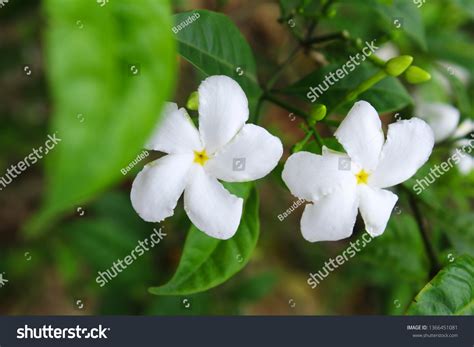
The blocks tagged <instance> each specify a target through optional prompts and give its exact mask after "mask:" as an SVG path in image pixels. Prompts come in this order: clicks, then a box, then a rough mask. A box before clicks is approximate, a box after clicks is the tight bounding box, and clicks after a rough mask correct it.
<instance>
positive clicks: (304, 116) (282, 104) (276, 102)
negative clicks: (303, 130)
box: [263, 94, 324, 148]
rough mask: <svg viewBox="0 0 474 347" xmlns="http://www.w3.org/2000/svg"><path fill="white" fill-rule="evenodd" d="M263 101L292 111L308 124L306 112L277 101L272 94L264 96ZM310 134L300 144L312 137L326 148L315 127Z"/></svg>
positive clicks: (310, 130)
mask: <svg viewBox="0 0 474 347" xmlns="http://www.w3.org/2000/svg"><path fill="white" fill-rule="evenodd" d="M263 99H266V100H268V101H270V102H272V103H274V104H275V105H278V106H280V107H282V108H284V109H286V110H288V111H290V112H291V113H293V114H295V115H297V116H298V117H300V118H303V119H304V120H305V122H306V124H308V119H309V114H307V113H305V112H303V111H301V110H299V109H297V108H294V107H293V106H291V105H289V104H287V103H286V102H285V101H282V100H280V99H277V98H276V97H274V96H273V95H270V94H265V95H264V96H263ZM308 125H309V124H308ZM308 134H309V136H308ZM308 134H307V135H306V137H305V139H304V140H303V141H300V142H304V143H306V142H307V141H308V140H309V138H310V137H311V136H314V139H315V140H316V142H317V143H318V145H319V146H320V147H321V148H322V147H323V146H324V140H323V138H322V137H321V135H319V133H318V131H317V130H316V128H315V127H311V128H310V129H309V131H308Z"/></svg>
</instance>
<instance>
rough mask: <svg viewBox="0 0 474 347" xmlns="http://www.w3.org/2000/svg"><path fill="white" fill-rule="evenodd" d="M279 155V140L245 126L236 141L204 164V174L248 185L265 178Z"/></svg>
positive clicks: (280, 152) (235, 138) (261, 130)
mask: <svg viewBox="0 0 474 347" xmlns="http://www.w3.org/2000/svg"><path fill="white" fill-rule="evenodd" d="M282 154H283V145H282V144H281V141H280V139H278V137H275V136H273V135H271V134H270V133H269V132H268V131H267V130H265V129H264V128H262V127H259V126H257V125H253V124H246V125H244V127H243V128H242V130H240V131H239V133H238V134H237V136H236V137H234V139H233V140H232V141H231V142H230V143H228V144H227V145H226V146H225V147H224V148H223V149H222V150H221V151H219V152H217V154H216V155H215V157H214V158H212V159H210V160H209V162H208V163H207V164H206V166H205V168H206V171H207V172H209V173H210V174H211V175H212V176H214V177H217V178H218V179H220V180H223V181H226V182H245V181H252V180H256V179H259V178H262V177H263V176H265V175H267V174H268V173H269V172H270V171H272V170H273V169H274V168H275V166H276V165H277V164H278V160H280V158H281V155H282Z"/></svg>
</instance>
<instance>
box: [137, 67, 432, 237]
mask: <svg viewBox="0 0 474 347" xmlns="http://www.w3.org/2000/svg"><path fill="white" fill-rule="evenodd" d="M197 95H198V108H199V129H197V128H196V127H195V125H194V123H193V122H192V120H191V119H190V117H189V116H188V114H187V113H186V110H185V109H183V108H181V109H178V107H177V105H176V104H167V105H166V107H165V111H164V114H163V117H162V118H163V119H162V121H161V123H160V124H159V126H158V127H157V129H156V130H155V132H154V133H153V136H152V137H151V139H150V141H149V142H148V144H147V146H146V148H147V149H149V150H156V151H161V152H165V153H167V155H166V156H164V157H162V158H160V159H158V160H156V161H154V162H152V163H150V164H148V165H146V166H145V168H144V169H143V170H142V171H141V172H140V173H139V174H138V176H137V177H136V179H135V181H134V182H133V186H132V191H131V200H132V205H133V207H134V208H135V210H136V211H137V212H138V213H139V215H140V216H141V217H142V218H143V219H144V220H146V221H150V222H159V221H162V220H163V219H164V218H166V217H169V216H171V215H173V211H174V209H175V207H176V204H177V201H178V199H179V197H180V196H181V195H182V194H183V191H184V209H185V211H186V213H187V215H188V217H189V219H190V220H191V221H192V223H193V224H194V225H195V226H196V227H197V228H199V229H200V230H202V231H203V232H205V233H206V234H208V235H209V236H212V237H215V238H218V239H228V238H230V237H232V236H233V235H234V234H235V232H236V231H237V228H238V226H239V224H240V219H241V216H242V206H243V199H241V198H239V197H236V196H234V195H232V194H231V193H229V192H228V191H227V190H226V189H225V188H224V187H223V185H222V184H221V183H220V182H219V181H226V182H245V181H252V180H256V179H258V178H261V177H263V176H265V175H267V174H268V173H269V172H270V171H271V170H273V168H274V167H275V166H276V165H277V163H278V161H279V159H280V158H281V156H282V153H283V146H282V144H281V141H280V140H279V139H278V138H276V137H275V136H273V135H271V134H270V133H268V132H267V131H266V130H265V129H263V128H261V127H259V126H257V125H253V124H245V123H246V121H247V119H248V116H249V110H248V101H247V98H246V96H245V93H244V92H243V90H242V89H241V88H240V86H239V85H238V84H237V83H236V82H235V81H234V80H232V79H231V78H229V77H226V76H212V77H209V78H207V79H206V80H204V81H203V82H202V83H201V85H200V87H199V89H198V93H197ZM335 136H336V138H337V139H338V141H339V142H340V143H341V145H342V146H343V147H344V149H345V150H346V152H347V154H345V153H339V152H335V151H333V150H330V149H328V148H326V147H324V148H323V152H322V155H316V154H313V153H309V152H298V153H295V154H293V155H291V156H290V157H289V158H288V160H287V162H286V164H285V167H284V170H283V174H282V175H283V180H284V181H285V183H286V185H287V186H288V188H289V189H290V191H291V193H292V194H293V195H295V196H296V197H298V198H300V199H302V200H301V201H304V200H305V201H309V202H311V204H308V205H306V207H305V210H304V213H303V217H302V219H301V231H302V234H303V237H304V238H305V239H307V240H308V241H311V242H315V241H325V240H340V239H343V238H346V237H348V236H350V235H351V234H352V231H353V227H354V224H355V220H356V217H357V212H358V210H359V211H360V213H361V215H362V218H363V219H364V221H365V226H366V229H367V232H368V233H369V234H370V235H371V236H379V235H381V234H382V233H383V232H384V230H385V227H386V225H387V222H388V220H389V218H390V215H391V212H392V209H393V208H394V206H395V203H396V201H397V199H398V197H397V196H396V195H395V194H394V193H392V192H391V191H389V190H387V189H386V188H389V187H392V186H395V185H397V184H400V183H402V182H404V181H405V180H407V179H409V178H410V177H411V176H413V175H414V174H415V173H416V171H417V170H418V169H419V168H420V167H421V166H422V165H423V164H424V163H425V162H426V161H427V160H428V158H429V156H430V154H431V151H432V149H433V145H434V140H435V139H434V135H433V131H432V130H431V128H430V127H429V126H428V124H427V123H425V122H424V121H423V120H421V119H419V118H412V119H410V120H403V121H399V122H396V123H394V124H391V125H390V126H389V130H388V134H387V139H386V140H385V137H384V133H383V131H382V124H381V121H380V118H379V116H378V114H377V111H376V110H375V109H374V108H373V107H372V106H371V105H370V104H369V103H367V102H365V101H360V102H357V103H356V104H355V105H354V106H353V108H352V109H351V110H350V112H349V114H348V115H347V117H346V118H345V119H344V121H343V122H342V123H341V125H340V126H339V128H338V129H337V131H336V132H335ZM236 160H238V161H240V163H239V165H238V167H237V168H236V166H235V162H236ZM242 161H243V165H242ZM303 199H304V200H303Z"/></svg>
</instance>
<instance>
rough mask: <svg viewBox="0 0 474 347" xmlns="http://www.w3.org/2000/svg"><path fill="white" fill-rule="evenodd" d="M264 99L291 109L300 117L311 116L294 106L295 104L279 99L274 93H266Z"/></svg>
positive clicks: (306, 117)
mask: <svg viewBox="0 0 474 347" xmlns="http://www.w3.org/2000/svg"><path fill="white" fill-rule="evenodd" d="M263 99H265V100H268V101H271V102H272V103H274V104H276V105H278V106H280V107H282V108H284V109H286V110H288V111H290V112H291V113H294V114H295V115H297V116H298V117H300V118H303V119H308V118H309V114H307V113H305V112H303V111H301V110H299V109H297V108H294V107H293V106H291V105H289V104H287V103H286V102H285V101H283V100H280V99H277V98H276V97H274V96H273V95H270V94H265V95H264V96H263Z"/></svg>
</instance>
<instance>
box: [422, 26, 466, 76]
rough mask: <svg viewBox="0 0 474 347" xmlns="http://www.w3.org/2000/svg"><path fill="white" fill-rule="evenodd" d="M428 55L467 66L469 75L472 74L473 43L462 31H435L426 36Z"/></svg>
mask: <svg viewBox="0 0 474 347" xmlns="http://www.w3.org/2000/svg"><path fill="white" fill-rule="evenodd" d="M428 43H429V51H430V56H431V57H432V58H433V59H437V60H441V59H442V60H446V61H450V62H454V63H456V64H458V65H461V66H463V67H465V68H467V69H468V70H469V72H470V74H471V75H473V74H474V64H473V63H472V51H473V50H474V44H473V43H472V40H471V39H470V38H469V36H467V35H466V34H464V33H462V32H452V31H449V32H445V31H439V32H436V35H431V36H430V37H429V38H428Z"/></svg>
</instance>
